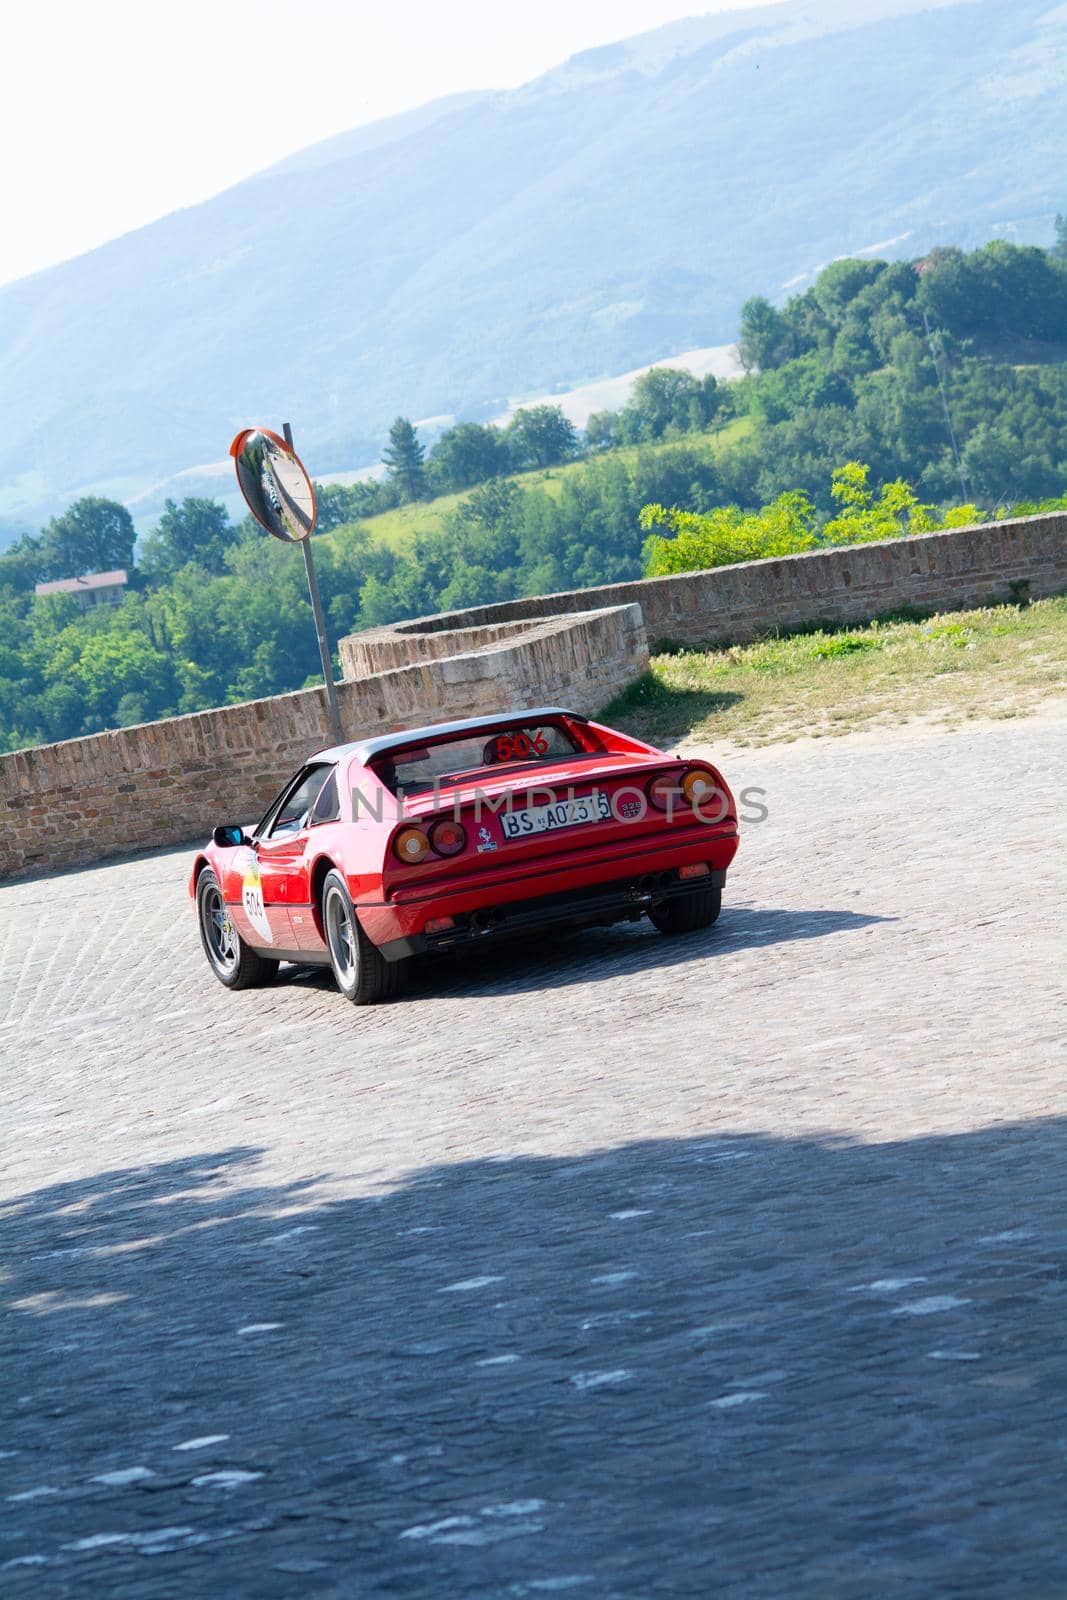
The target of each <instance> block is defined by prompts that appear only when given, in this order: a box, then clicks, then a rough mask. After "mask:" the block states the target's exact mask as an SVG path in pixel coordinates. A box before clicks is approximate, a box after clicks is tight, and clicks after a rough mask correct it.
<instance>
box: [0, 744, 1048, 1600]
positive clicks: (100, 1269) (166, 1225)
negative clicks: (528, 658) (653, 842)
mask: <svg viewBox="0 0 1067 1600" xmlns="http://www.w3.org/2000/svg"><path fill="white" fill-rule="evenodd" d="M730 776H731V777H732V778H733V779H734V780H735V783H736V785H737V786H738V787H744V786H745V785H749V784H751V785H759V786H761V787H762V788H764V789H765V790H766V804H767V805H768V807H769V810H770V816H769V819H768V820H767V821H766V822H764V823H762V824H761V825H759V826H752V827H750V828H749V829H748V830H747V832H746V836H745V839H744V843H743V846H742V850H741V853H740V855H739V857H738V860H737V863H736V866H735V870H734V872H733V873H732V875H731V879H730V881H729V883H728V886H727V906H726V909H725V910H724V913H723V916H722V919H721V921H720V923H719V925H718V927H717V928H716V929H714V930H713V931H712V932H711V933H710V934H698V935H693V936H691V937H687V938H685V939H681V940H677V941H674V942H670V941H666V940H663V939H662V938H661V937H660V936H659V935H658V934H656V933H655V932H654V931H653V930H652V929H650V928H647V927H645V926H641V927H638V928H629V927H627V928H622V929H614V930H606V931H602V932H591V933H586V934H581V935H573V936H567V937H564V938H557V939H554V940H551V941H549V942H546V943H542V944H540V945H538V946H537V947H536V949H533V950H530V951H527V952H524V953H523V952H516V951H511V952H499V953H495V954H492V955H486V956H484V957H482V958H481V959H479V960H477V961H470V962H468V963H466V964H465V965H462V966H459V965H457V966H445V967H438V968H434V969H430V970H428V971H426V972H425V973H424V974H422V976H421V977H420V979H419V982H418V984H417V985H416V987H415V989H414V990H413V992H412V993H411V994H410V995H409V996H408V997H407V998H406V999H405V1000H404V1001H402V1002H400V1003H398V1004H395V1005H392V1006H388V1007H383V1008H381V1009H379V1010H372V1011H366V1010H365V1011H356V1010H354V1009H352V1008H350V1007H349V1006H347V1004H346V1003H345V1002H344V1001H343V1000H342V999H341V998H340V997H339V996H338V995H337V994H336V993H335V992H334V991H333V990H332V989H331V987H330V985H329V984H328V983H327V982H326V980H325V979H324V977H323V976H321V975H313V974H312V975H308V974H306V973H305V974H303V975H299V974H298V975H294V976H291V977H289V978H288V979H286V980H285V981H282V982H279V983H278V984H276V985H275V986H274V987H273V988H271V989H270V990H267V991H261V992H258V993H256V992H253V993H248V994H241V995H230V994H228V993H226V992H225V991H224V990H222V989H221V987H219V986H218V985H217V984H216V983H215V982H214V980H213V979H212V978H211V977H210V975H209V973H208V971H207V968H206V965H205V963H204V961H203V957H202V955H201V953H200V950H199V946H198V943H197V941H196V935H195V929H194V924H193V919H192V914H191V909H190V904H189V901H188V899H187V896H186V894H185V886H184V879H185V874H186V870H187V862H188V852H177V853H175V852H168V853H166V854H161V855H158V856H155V857H152V858H142V859H141V860H138V861H133V862H129V863H124V864H120V865H116V866H110V867H103V868H99V869H96V870H91V871H85V872H79V873H72V874H68V875H65V876H62V877H56V878H53V879H49V880H38V881H36V882H32V883H27V884H21V885H14V886H9V887H7V888H6V889H4V890H2V891H0V919H2V921H0V927H2V943H3V948H2V957H0V959H2V963H3V978H2V981H3V985H4V989H3V1001H2V1004H0V1018H2V1019H3V1022H2V1027H0V1050H2V1051H3V1054H4V1059H5V1062H6V1067H5V1073H4V1096H5V1109H4V1113H3V1137H4V1143H5V1149H6V1156H5V1172H4V1178H3V1191H2V1193H3V1199H4V1201H5V1203H6V1204H5V1215H4V1229H5V1233H6V1240H7V1242H6V1248H5V1251H4V1258H3V1259H4V1266H5V1269H6V1281H5V1286H4V1300H5V1302H6V1307H5V1310H6V1318H7V1330H6V1331H7V1340H6V1350H7V1356H6V1377H5V1381H4V1385H3V1398H4V1404H5V1407H6V1408H7V1409H9V1413H10V1414H9V1416H8V1419H7V1420H6V1422H5V1424H4V1427H3V1438H2V1440H0V1444H2V1446H3V1458H2V1460H0V1467H2V1469H3V1471H2V1476H3V1480H4V1487H3V1490H2V1493H3V1496H4V1497H5V1498H4V1499H3V1501H2V1502H0V1509H2V1512H3V1522H4V1527H5V1545H4V1549H3V1551H2V1553H0V1561H6V1562H7V1566H6V1568H5V1570H4V1571H3V1574H2V1582H3V1584H4V1588H5V1592H6V1594H9V1595H23V1594H25V1595H33V1596H35V1597H37V1596H40V1597H52V1596H66V1595H75V1594H77V1595H83V1594H86V1593H91V1594H93V1595H94V1596H118V1595H123V1596H126V1595H135V1596H146V1597H155V1596H159V1597H170V1596H178V1595H185V1596H189V1595H195V1596H197V1597H198V1600H199V1597H202V1596H207V1597H211V1596H220V1597H232V1596H240V1597H244V1596H249V1597H253V1596H255V1597H260V1596H270V1597H272V1596H296V1595H300V1596H303V1595H312V1596H323V1597H331V1596H364V1595H366V1596H378V1595H389V1596H413V1597H419V1600H422V1597H431V1596H432V1597H437V1596H442V1597H451V1596H493V1597H496V1596H501V1597H510V1596H539V1595H543V1594H555V1593H570V1592H572V1591H573V1592H574V1593H575V1594H576V1595H581V1596H588V1597H589V1600H601V1597H610V1596H626V1597H642V1596H657V1595H669V1596H690V1595H692V1596H706V1595H711V1594H714V1595H717V1596H718V1595H722V1596H727V1597H733V1596H737V1597H742V1596H743V1597H750V1596H751V1597H754V1600H762V1597H768V1600H770V1597H775V1600H777V1597H782V1600H786V1597H789V1600H793V1597H805V1600H807V1597H811V1600H845V1597H855V1600H861V1597H862V1600H867V1597H871V1596H893V1597H896V1596H902V1597H903V1596H908V1597H912V1596H914V1597H923V1600H925V1597H928V1596H933V1595H938V1596H942V1595H959V1596H967V1597H980V1596H987V1595H988V1596H998V1597H1000V1596H1003V1597H1012V1600H1014V1597H1017V1596H1035V1597H1037V1596H1040V1597H1041V1600H1050V1597H1052V1596H1063V1595H1067V1552H1065V1549H1064V1541H1063V1538H1062V1526H1063V1510H1064V1503H1065V1486H1067V1460H1065V1455H1067V1449H1065V1430H1064V1392H1065V1385H1064V1379H1065V1370H1064V1368H1065V1355H1064V1327H1065V1310H1067V1307H1065V1303H1064V1302H1065V1295H1064V1265H1063V1263H1064V1243H1065V1238H1067V1228H1065V1218H1064V1192H1065V1187H1064V1180H1065V1177H1067V1171H1065V1166H1067V1163H1065V1160H1064V1154H1065V1129H1067V1123H1065V1120H1064V1111H1065V1105H1064V1101H1065V1094H1064V1061H1065V1049H1064V1034H1065V1021H1064V1003H1063V1002H1064V998H1065V996H1064V969H1065V951H1067V947H1065V938H1064V925H1063V904H1064V888H1065V876H1067V875H1065V868H1064V861H1065V854H1064V848H1065V844H1067V828H1065V806H1064V800H1063V793H1064V779H1065V777H1067V725H1065V724H1062V723H1059V724H1057V723H1044V724H1043V723H1038V722H1029V723H1024V722H1017V723H1004V724H1002V725H997V726H993V727H986V728H981V729H973V730H971V731H969V732H963V733H958V734H954V735H938V736H925V737H922V738H915V739H907V738H903V739H899V740H894V741H891V742H886V743H884V744H882V745H877V744H872V743H870V742H864V741H855V742H852V741H839V742H834V743H828V744H825V745H816V746H814V747H811V746H809V747H799V746H798V747H794V748H785V749H782V750H777V751H761V752H758V753H754V754H752V755H748V756H744V757H738V758H736V759H735V760H734V761H733V762H732V763H731V766H730Z"/></svg>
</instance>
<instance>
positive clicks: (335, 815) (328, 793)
mask: <svg viewBox="0 0 1067 1600" xmlns="http://www.w3.org/2000/svg"><path fill="white" fill-rule="evenodd" d="M340 815H341V805H340V801H339V800H338V798H337V769H336V767H335V768H334V769H333V771H332V772H331V773H330V776H329V777H328V778H327V779H326V782H325V783H324V784H323V786H322V788H321V789H320V790H319V797H318V799H317V800H316V801H315V804H314V805H313V806H312V808H311V816H310V818H309V819H308V820H309V822H310V824H311V826H312V827H314V826H315V823H316V822H337V821H338V819H339V818H340Z"/></svg>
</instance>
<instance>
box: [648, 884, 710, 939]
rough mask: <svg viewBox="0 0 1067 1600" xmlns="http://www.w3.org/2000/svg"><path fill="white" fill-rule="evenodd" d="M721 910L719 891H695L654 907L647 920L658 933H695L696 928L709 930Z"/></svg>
mask: <svg viewBox="0 0 1067 1600" xmlns="http://www.w3.org/2000/svg"><path fill="white" fill-rule="evenodd" d="M721 910H722V890H721V889H697V890H696V891H695V892H694V893H692V894H687V895H683V896H682V897H681V898H680V899H678V900H668V901H666V903H665V904H664V905H661V906H656V908H655V909H654V910H652V911H650V912H649V913H648V919H649V921H650V922H651V923H652V925H653V927H656V928H658V929H659V931H660V933H695V932H696V930H697V929H698V928H710V927H711V925H712V923H713V922H714V921H716V919H717V918H718V915H719V912H720V911H721Z"/></svg>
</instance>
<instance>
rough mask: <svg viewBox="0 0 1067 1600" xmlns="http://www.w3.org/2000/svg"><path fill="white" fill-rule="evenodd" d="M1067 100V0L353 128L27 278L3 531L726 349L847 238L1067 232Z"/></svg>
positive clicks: (701, 28)
mask: <svg viewBox="0 0 1067 1600" xmlns="http://www.w3.org/2000/svg"><path fill="white" fill-rule="evenodd" d="M1065 91H1067V5H1064V4H1062V3H1060V4H1052V5H1050V3H1049V0H839V3H835V0H810V3H809V0H794V3H791V4H787V5H781V6H775V7H771V8H767V9H756V10H750V11H740V12H739V11H734V12H730V13H727V14H725V15H716V16H710V17H704V18H694V19H691V20H689V21H685V22H679V23H673V24H671V25H670V26H668V27H665V28H661V29H658V30H656V31H655V32H653V33H649V34H645V35H642V36H641V37H639V38H636V39H631V40H628V41H625V42H622V43H619V44H614V45H610V46H607V47H605V48H603V49H599V50H593V51H588V52H586V53H585V54H583V55H580V56H576V57H574V58H573V59H572V60H571V61H568V62H567V63H566V64H565V65H563V66H561V67H560V68H558V69H557V70H555V71H553V72H550V73H547V74H546V75H545V76H543V77H541V78H538V79H536V80H535V81H534V82H532V83H530V84H528V85H527V86H526V87H524V88H522V89H518V90H515V91H514V92H511V93H507V94H475V95H465V96H456V97H452V98H451V99H449V100H444V101H439V102H437V103H436V104H434V105H430V106H427V107H423V108H422V109H421V110H419V111H417V112H413V113H410V114H408V115H406V116H402V117H395V118H391V119H388V121H386V122H381V123H377V124H374V125H373V126H372V127H369V128H361V129H356V130H355V131H354V132H352V133H350V134H344V135H341V136H339V137H337V138H334V139H331V140H328V141H326V142H325V143H323V144H320V145H317V146H315V147H313V148H312V149H310V150H307V151H303V152H301V153H300V154H299V155H297V156H294V157H291V158H290V159H288V160H286V161H283V162H281V163H280V164H279V165H277V166H275V167H272V168H271V169H269V170H268V171H266V172H264V173H262V174H260V175H259V176H258V177H255V178H253V179H250V180H249V181H247V182H245V183H242V184H239V185H237V186H236V187H235V188H232V189H229V190H227V191H226V192H225V193H224V194H221V195H219V196H217V197H216V198H215V199H213V200H210V201H208V202H206V203H205V204H203V205H199V206H195V207H192V208H190V209H188V210H185V211H180V212H176V213H174V214H173V215H171V216H169V217H166V218H164V219H163V220H162V221H160V222H157V223H154V224H152V226H151V227H148V228H143V229H141V230H140V231H139V232H136V233H132V234H128V235H126V236H125V237H123V238H121V239H117V240H115V241H113V242H112V243H110V244H108V245H105V246H103V247H102V248H101V249H98V250H94V251H92V252H90V253H89V254H88V255H85V256H81V257H79V258H78V259H76V260H74V261H69V262H66V263H65V264H63V265H62V266H59V267H55V268H52V269H50V270H49V271H47V272H43V273H39V274H37V275H36V276H34V277H32V278H27V279H23V280H22V281H20V282H18V283H15V284H12V285H9V286H8V287H7V288H5V289H3V290H0V372H2V379H0V518H2V519H3V521H4V524H5V525H6V526H8V527H9V528H10V531H12V532H14V531H17V530H18V529H19V528H21V527H27V526H30V527H32V526H34V525H35V524H36V522H37V521H38V520H39V519H40V517H41V516H43V515H46V514H48V513H49V512H50V511H52V510H54V509H56V508H57V507H59V506H62V505H64V504H65V503H66V502H67V501H68V500H69V499H71V498H72V497H73V496H74V495H75V494H77V493H82V492H89V491H94V492H104V493H111V494H116V495H118V496H119V497H120V498H125V499H133V498H135V497H136V496H137V495H139V494H143V492H144V491H145V490H146V489H147V488H148V487H149V486H150V485H151V484H153V483H157V482H159V481H160V480H162V479H165V478H168V477H169V476H170V475H172V474H173V473H175V472H177V471H180V470H181V469H183V468H186V467H188V466H189V465H190V464H191V463H195V462H212V461H217V460H218V459H219V458H220V456H221V455H223V454H224V452H225V448H226V445H227V444H228V441H229V439H230V436H231V435H232V433H233V432H234V431H235V429H236V428H237V426H238V425H239V424H241V423H245V422H248V421H250V420H252V421H260V420H261V421H266V422H271V421H274V422H280V421H282V420H284V419H289V420H291V421H292V422H293V424H294V427H295V429H296V432H297V440H298V444H299V446H300V447H301V449H302V451H303V453H304V454H305V455H306V457H307V459H308V462H309V464H310V466H311V467H312V470H313V471H315V472H316V473H322V474H324V473H328V472H330V471H333V470H340V469H344V468H349V467H352V466H355V465H358V464H359V463H361V462H365V461H369V460H373V459H375V457H376V456H377V453H378V451H379V448H380V445H381V441H382V439H383V437H384V433H385V430H386V428H387V426H388V423H389V421H390V420H391V418H392V417H393V416H394V415H395V414H396V412H398V411H401V410H403V411H405V412H407V413H408V414H410V415H412V416H415V417H419V416H422V417H429V416H440V415H442V414H456V415H465V416H478V417H486V416H491V415H494V414H496V413H499V412H500V411H501V410H502V409H504V407H505V406H506V405H507V404H508V403H509V401H510V400H512V399H513V398H514V397H515V396H516V395H518V394H530V393H537V392H538V391H542V392H544V391H551V390H553V389H555V388H558V387H559V386H560V385H568V384H569V385H575V384H581V383H584V382H587V381H590V380H592V379H596V378H599V377H602V376H605V375H610V374H614V373H619V372H623V371H626V370H629V369H633V368H636V367H638V366H641V365H643V364H645V363H647V362H649V361H652V360H654V359H659V358H662V357H663V356H664V354H665V353H669V352H671V351H685V350H693V349H698V348H704V347H708V346H711V345H714V344H721V343H725V342H727V341H729V340H731V339H732V338H734V337H735V335H736V330H737V317H738V310H739V307H740V304H741V302H742V301H743V300H744V299H745V298H746V297H747V296H748V295H751V294H755V293H764V294H768V295H771V296H776V295H781V294H782V292H783V290H784V288H785V286H786V285H790V286H791V287H793V288H796V287H797V286H798V285H801V284H802V283H803V282H804V281H805V279H806V277H807V276H808V275H810V274H811V273H813V272H814V271H815V270H817V268H818V267H819V266H820V265H822V264H823V263H825V262H827V261H829V260H831V259H833V258H834V257H835V256H839V255H842V254H855V253H861V252H868V253H878V254H889V255H901V254H903V255H914V254H917V253H919V252H920V251H922V250H924V249H926V248H928V247H929V246H930V245H932V244H934V243H936V242H949V241H951V242H957V243H960V244H963V245H973V244H976V243H979V242H981V241H983V240H984V239H986V238H988V237H990V236H991V235H993V234H997V233H1001V234H1006V235H1007V236H1009V237H1011V238H1015V239H1018V240H1020V241H1022V240H1035V241H1038V242H1044V241H1047V240H1049V239H1050V238H1051V235H1052V218H1053V214H1054V213H1055V212H1056V211H1057V210H1065V209H1067V177H1065V175H1064V163H1063V152H1064V149H1065V148H1067V92H1065Z"/></svg>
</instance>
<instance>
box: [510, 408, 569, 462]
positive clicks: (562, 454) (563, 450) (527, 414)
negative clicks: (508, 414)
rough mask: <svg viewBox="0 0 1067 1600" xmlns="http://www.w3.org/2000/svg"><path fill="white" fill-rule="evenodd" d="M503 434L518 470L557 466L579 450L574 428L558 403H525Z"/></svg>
mask: <svg viewBox="0 0 1067 1600" xmlns="http://www.w3.org/2000/svg"><path fill="white" fill-rule="evenodd" d="M506 438H507V442H508V449H509V450H510V452H511V459H512V462H513V464H514V465H515V467H516V468H517V469H518V470H519V471H523V470H524V469H526V468H529V467H554V466H558V465H559V463H560V462H562V461H571V460H573V458H574V457H575V456H576V455H577V454H578V432H577V429H576V428H575V426H574V423H573V422H571V420H570V418H569V417H565V416H564V414H563V412H562V410H561V409H560V407H559V406H528V407H523V408H521V409H520V410H518V411H516V413H515V415H514V416H513V417H512V419H511V421H510V422H509V423H508V426H507V432H506Z"/></svg>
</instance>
